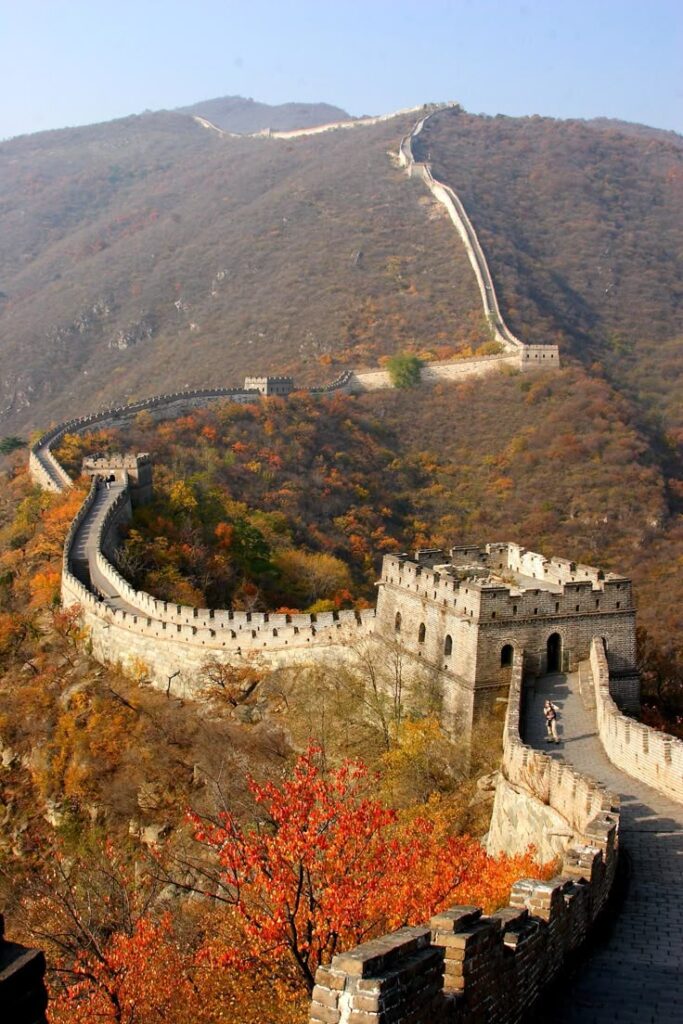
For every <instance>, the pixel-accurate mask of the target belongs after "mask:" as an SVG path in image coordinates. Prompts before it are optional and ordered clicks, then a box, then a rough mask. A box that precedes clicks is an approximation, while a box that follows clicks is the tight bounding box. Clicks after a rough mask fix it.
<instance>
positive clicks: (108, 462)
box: [83, 452, 152, 474]
mask: <svg viewBox="0 0 683 1024" xmlns="http://www.w3.org/2000/svg"><path fill="white" fill-rule="evenodd" d="M151 461H152V457H151V455H150V454H149V452H138V453H137V454H136V455H133V454H131V453H130V452H127V453H126V454H121V453H118V454H115V455H87V456H86V457H85V458H84V459H83V472H84V473H89V474H95V473H104V472H106V471H107V470H111V471H113V470H117V469H139V467H140V466H142V465H145V463H151Z"/></svg>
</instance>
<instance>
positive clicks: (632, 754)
mask: <svg viewBox="0 0 683 1024" xmlns="http://www.w3.org/2000/svg"><path fill="white" fill-rule="evenodd" d="M590 664H591V671H592V674H593V682H594V686H595V705H596V714H597V720H598V733H599V735H600V740H601V742H602V745H603V747H604V748H605V753H606V754H607V756H608V757H609V759H610V761H612V762H613V763H614V764H615V765H616V766H617V767H618V768H621V769H622V770H623V771H625V772H627V773H628V774H629V775H632V776H633V777H634V778H635V779H640V781H641V782H645V783H647V785H648V786H652V788H653V789H656V790H658V791H659V792H660V793H662V794H663V795H664V796H666V797H668V798H669V799H673V800H679V801H683V742H682V741H681V740H679V739H676V737H674V736H669V735H667V733H664V732H657V731H656V730H655V729H650V728H649V727H648V726H647V725H643V724H642V722H637V721H635V720H634V719H633V718H627V716H626V715H624V714H622V712H621V711H620V710H619V708H618V707H617V705H616V703H615V701H614V699H613V695H612V692H611V690H612V680H611V679H610V674H609V669H608V665H607V658H606V656H605V648H604V644H603V642H602V640H601V639H600V638H596V639H595V640H594V641H593V644H592V646H591V656H590ZM617 685H618V681H617Z"/></svg>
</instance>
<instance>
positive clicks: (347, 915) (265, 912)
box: [192, 747, 534, 990]
mask: <svg viewBox="0 0 683 1024" xmlns="http://www.w3.org/2000/svg"><path fill="white" fill-rule="evenodd" d="M372 781H373V780H372V779H371V778H370V777H369V774H368V771H367V769H366V768H365V767H364V766H363V765H362V764H360V763H358V762H351V761H346V762H344V763H343V764H342V765H341V767H339V768H337V769H335V770H333V771H330V772H329V773H325V772H324V771H323V768H322V764H321V756H320V751H319V750H318V749H316V748H315V747H311V748H309V750H308V751H307V753H306V754H304V755H303V756H301V757H300V758H299V759H298V761H297V763H296V765H295V768H294V771H293V773H292V775H291V777H290V778H288V779H286V780H285V781H283V782H282V784H281V785H275V784H274V783H271V782H269V783H266V784H265V785H260V784H258V783H257V782H256V781H255V780H254V779H249V781H248V785H249V789H250V790H251V793H252V795H253V797H254V798H255V801H256V803H257V805H258V806H259V807H260V809H261V811H262V815H261V819H260V821H259V823H258V825H257V826H256V827H253V828H250V829H246V828H244V827H243V826H242V825H241V824H240V822H239V821H238V820H237V818H236V817H235V816H234V815H233V814H231V813H229V812H224V813H222V814H221V815H220V816H219V818H218V820H217V821H214V822H211V823H207V822H205V821H203V820H201V819H200V818H199V817H197V816H196V815H193V816H192V820H193V823H194V826H195V838H196V839H197V840H198V841H199V842H200V843H202V844H204V845H205V846H206V847H207V848H208V849H209V851H210V852H211V855H212V858H213V864H214V871H213V875H212V876H211V885H210V886H207V887H206V889H207V891H210V892H211V894H212V895H213V896H214V898H216V899H217V900H220V901H223V902H224V903H226V904H228V905H230V906H231V907H232V908H233V909H234V911H235V912H236V914H237V916H238V918H239V919H241V921H242V927H243V931H244V943H243V944H241V945H240V948H226V949H225V950H224V952H223V957H222V962H223V963H224V964H225V965H226V966H227V965H231V964H234V963H236V962H238V961H239V959H240V957H243V956H244V955H245V949H246V950H247V951H248V953H249V955H251V956H253V957H255V958H258V959H259V960H261V961H263V960H270V961H274V962H278V961H279V962H282V961H283V959H284V960H287V959H289V961H290V962H291V963H293V965H294V966H295V968H296V970H297V972H298V974H299V977H300V979H301V982H302V983H303V984H304V985H305V986H306V987H307V988H308V989H309V990H310V989H312V987H313V984H314V978H315V971H316V968H317V967H318V966H319V964H321V963H326V962H328V961H329V960H330V959H331V957H332V956H333V955H334V954H335V952H338V951H340V950H341V949H344V948H348V947H350V946H353V945H355V944H357V943H358V942H362V941H364V940H365V939H367V938H370V937H372V936H374V935H377V934H381V933H382V932H385V931H388V930H391V929H393V928H398V927H400V926H402V925H404V924H413V923H416V922H420V921H424V920H425V919H426V918H427V917H429V915H430V914H432V913H434V912H435V911H436V910H438V909H442V908H443V907H444V906H446V905H447V904H448V903H449V902H460V903H463V902H464V903H469V902H476V903H479V904H481V905H483V906H484V907H485V908H486V909H489V910H490V909H492V908H493V907H495V906H499V905H501V904H502V903H504V902H505V900H506V898H507V895H508V893H509V889H510V885H511V883H512V881H513V880H514V879H515V878H517V877H519V875H520V874H528V873H529V872H531V871H533V870H534V864H533V861H532V859H531V857H518V858H505V857H504V858H499V859H494V858H491V857H488V856H487V854H486V853H485V851H484V850H483V849H482V847H481V844H480V843H479V842H478V841H477V840H475V839H472V838H470V837H468V836H455V835H452V834H449V833H448V830H447V827H446V825H445V823H444V822H442V821H439V820H438V818H437V819H435V818H433V817H430V818H426V817H419V816H413V817H412V818H411V820H408V821H403V822H401V821H400V820H399V818H398V815H397V813H396V812H395V811H394V810H392V809H391V808H388V807H386V806H384V805H383V804H381V803H380V802H379V801H377V800H376V799H373V798H372V796H370V795H368V789H369V784H371V783H372ZM204 870H206V869H204Z"/></svg>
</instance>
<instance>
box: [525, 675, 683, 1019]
mask: <svg viewBox="0 0 683 1024" xmlns="http://www.w3.org/2000/svg"><path fill="white" fill-rule="evenodd" d="M546 697H550V698H551V699H552V700H553V702H554V703H555V704H557V705H558V706H559V708H560V715H559V726H558V733H559V736H560V740H561V742H560V743H559V744H558V745H557V746H555V745H553V744H547V743H546V742H545V721H544V719H543V710H542V708H543V701H544V700H545V698H546ZM523 732H524V739H525V741H526V742H527V743H529V744H530V745H531V746H534V747H538V748H542V749H544V750H546V751H547V752H548V753H549V754H550V755H551V756H552V757H556V758H563V759H565V760H566V761H570V762H571V763H572V764H573V765H575V766H576V767H577V768H579V769H580V770H581V771H584V772H586V773H588V774H590V775H592V776H593V778H595V779H597V780H598V781H599V782H602V783H604V785H605V786H606V787H607V788H608V789H609V790H612V791H613V792H616V793H618V794H619V795H620V797H621V828H620V836H621V840H620V842H621V850H622V855H623V856H624V857H625V860H626V863H627V865H628V866H629V868H630V877H629V881H628V888H627V891H626V894H625V899H624V902H623V905H622V906H621V909H620V911H619V913H618V915H616V917H615V919H614V922H613V923H612V924H611V927H610V928H609V929H608V932H609V933H608V934H607V935H606V936H604V938H602V939H601V940H600V941H599V942H597V944H596V947H595V949H594V951H593V952H592V955H591V956H590V958H589V959H588V961H587V962H584V963H583V964H582V965H581V967H580V969H579V971H578V972H577V975H576V977H573V978H568V979H567V982H566V984H564V985H563V991H561V992H560V993H558V994H557V995H556V997H555V1000H554V1006H553V1007H551V1008H550V1011H549V1010H548V1008H547V1007H546V1009H545V1016H544V1017H541V1018H540V1019H542V1020H544V1021H545V1020H547V1021H548V1022H550V1021H552V1022H553V1024H594V1022H595V1024H604V1022H607V1021H609V1022H612V1021H620V1022H624V1024H660V1022H664V1024H673V1022H679V1021H680V1022H683V962H682V961H683V884H682V883H683V807H682V806H681V805H680V804H678V803H675V802H674V801H672V800H667V799H666V798H665V797H663V796H661V795H660V794H659V793H657V792H656V791H655V790H653V789H650V787H649V786H646V785H644V784H643V783H641V782H638V781H636V780H635V779H633V778H631V776H630V775H626V774H625V773H624V772H621V771H619V769H618V768H616V767H615V766H614V765H613V764H612V763H611V762H610V761H609V760H608V759H607V757H606V755H605V753H604V751H603V748H602V744H601V743H600V740H599V739H598V737H597V734H596V725H595V716H594V713H593V711H592V710H587V709H586V707H585V706H584V703H583V701H582V699H581V696H580V695H579V674H578V673H573V674H571V675H568V676H565V675H560V674H555V675H548V676H544V677H543V678H542V679H540V680H538V682H537V683H536V685H535V687H534V686H533V685H531V687H530V689H529V690H527V700H526V712H525V718H524V723H523Z"/></svg>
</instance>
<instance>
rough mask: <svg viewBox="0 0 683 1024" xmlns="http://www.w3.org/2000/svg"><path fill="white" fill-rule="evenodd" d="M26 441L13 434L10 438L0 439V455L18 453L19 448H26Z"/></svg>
mask: <svg viewBox="0 0 683 1024" xmlns="http://www.w3.org/2000/svg"><path fill="white" fill-rule="evenodd" d="M25 447H26V441H24V439H23V437H17V436H16V435H14V434H11V435H10V436H9V437H0V455H10V454H11V453H12V452H15V451H17V449H18V448H25Z"/></svg>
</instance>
